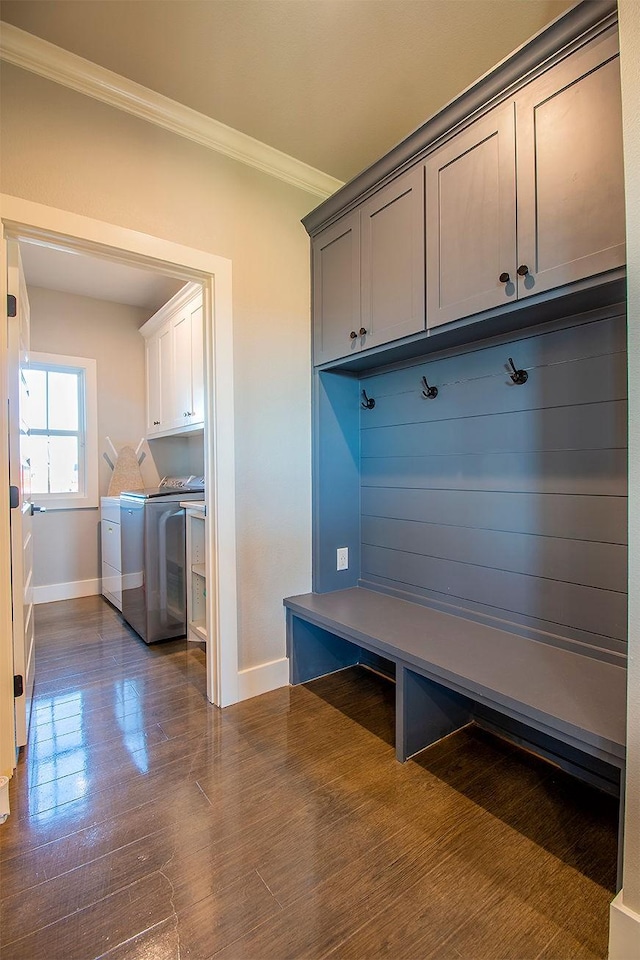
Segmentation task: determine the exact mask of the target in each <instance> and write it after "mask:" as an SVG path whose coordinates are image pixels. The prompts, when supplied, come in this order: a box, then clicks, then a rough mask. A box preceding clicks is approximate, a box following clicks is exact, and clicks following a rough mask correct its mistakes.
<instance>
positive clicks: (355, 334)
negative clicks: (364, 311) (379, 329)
mask: <svg viewBox="0 0 640 960" xmlns="http://www.w3.org/2000/svg"><path fill="white" fill-rule="evenodd" d="M349 336H350V337H351V339H352V340H355V339H356V337H357V336H358V334H357V333H356V332H355V330H352V331H351V333H350V334H349Z"/></svg>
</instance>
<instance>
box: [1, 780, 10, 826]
mask: <svg viewBox="0 0 640 960" xmlns="http://www.w3.org/2000/svg"><path fill="white" fill-rule="evenodd" d="M10 812H11V811H10V810H9V778H8V777H0V824H1V823H4V822H5V820H6V819H7V817H8V816H9V813H10Z"/></svg>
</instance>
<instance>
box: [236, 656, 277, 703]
mask: <svg viewBox="0 0 640 960" xmlns="http://www.w3.org/2000/svg"><path fill="white" fill-rule="evenodd" d="M288 685H289V658H288V657H283V658H282V659H281V660H272V661H271V662H270V663H261V664H259V665H258V666H257V667H249V668H248V669H247V670H240V671H239V672H238V699H239V700H250V699H251V697H259V696H260V694H261V693H268V692H269V691H270V690H277V689H278V688H279V687H286V686H288Z"/></svg>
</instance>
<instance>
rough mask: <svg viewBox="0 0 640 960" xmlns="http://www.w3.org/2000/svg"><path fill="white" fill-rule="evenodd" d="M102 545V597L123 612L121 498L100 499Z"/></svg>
mask: <svg viewBox="0 0 640 960" xmlns="http://www.w3.org/2000/svg"><path fill="white" fill-rule="evenodd" d="M100 534H101V543H102V596H103V597H106V598H107V600H109V601H110V602H111V603H112V604H113V605H114V607H117V608H118V610H122V562H121V559H120V497H101V498H100Z"/></svg>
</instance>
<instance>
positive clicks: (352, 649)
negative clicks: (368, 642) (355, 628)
mask: <svg viewBox="0 0 640 960" xmlns="http://www.w3.org/2000/svg"><path fill="white" fill-rule="evenodd" d="M287 656H288V657H289V680H290V682H291V683H292V684H296V683H306V682H307V681H308V680H315V679H316V678H317V677H324V676H325V675H326V674H327V673H335V672H336V670H342V669H343V668H344V667H351V666H353V665H354V664H356V663H358V662H359V659H360V647H358V646H356V645H355V644H354V643H350V642H349V641H348V640H343V639H342V637H336V636H335V634H333V633H329V631H328V630H323V629H322V627H317V626H315V624H313V623H307V621H306V620H301V619H300V618H299V617H296V616H295V615H294V614H293V613H292V612H291V611H290V610H287Z"/></svg>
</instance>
